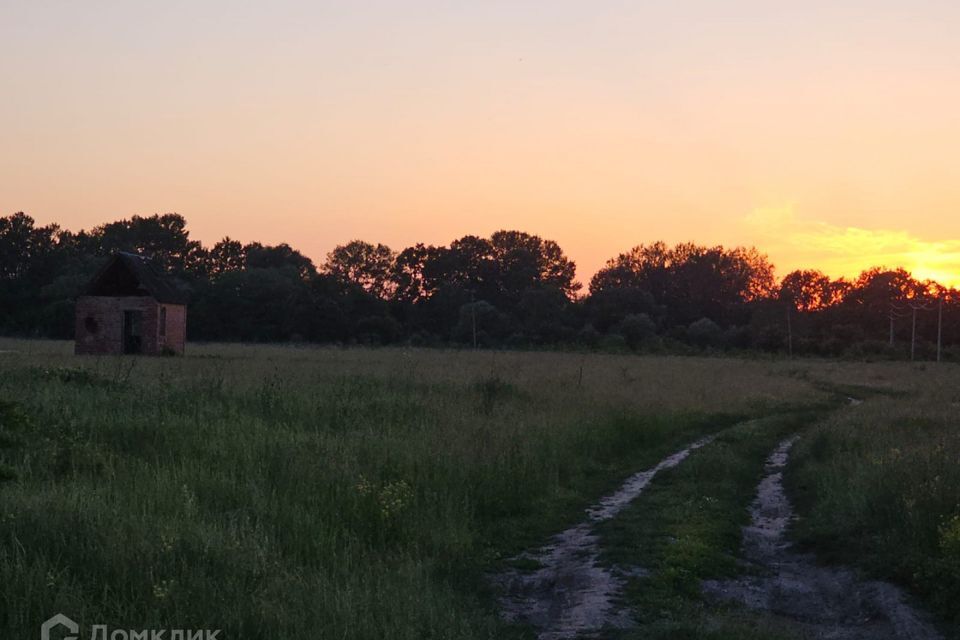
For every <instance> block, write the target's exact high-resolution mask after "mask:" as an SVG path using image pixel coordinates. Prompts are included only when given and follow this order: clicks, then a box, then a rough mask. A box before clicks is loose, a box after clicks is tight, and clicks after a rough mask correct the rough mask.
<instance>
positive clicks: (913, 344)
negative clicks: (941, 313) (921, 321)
mask: <svg viewBox="0 0 960 640" xmlns="http://www.w3.org/2000/svg"><path fill="white" fill-rule="evenodd" d="M909 305H910V309H912V310H913V328H912V329H911V333H910V360H913V359H914V358H915V357H916V353H917V311H929V310H930V309H932V308H933V307H931V306H928V305H925V304H922V303H921V304H916V303H912V302H911V303H909ZM937 331H938V333H939V329H938V330H937ZM937 339H938V341H939V336H938V338H937Z"/></svg>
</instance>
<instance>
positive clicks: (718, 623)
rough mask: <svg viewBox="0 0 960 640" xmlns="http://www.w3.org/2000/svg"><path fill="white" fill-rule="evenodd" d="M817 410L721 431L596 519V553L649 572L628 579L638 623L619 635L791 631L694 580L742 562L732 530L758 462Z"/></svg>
mask: <svg viewBox="0 0 960 640" xmlns="http://www.w3.org/2000/svg"><path fill="white" fill-rule="evenodd" d="M821 413H822V410H820V411H814V410H811V411H799V412H793V413H780V414H777V415H772V416H769V417H766V418H761V419H757V420H751V421H749V422H745V423H742V424H739V425H736V426H735V427H733V428H731V429H729V430H727V431H724V432H723V433H722V434H721V435H720V436H719V437H718V438H717V439H716V440H715V441H714V443H713V444H711V445H710V446H707V447H704V448H703V449H700V450H697V451H695V452H693V453H692V454H691V455H690V457H689V458H688V459H687V460H686V461H685V462H684V463H683V464H681V465H680V466H678V467H677V468H675V469H672V470H669V471H666V472H664V473H663V474H662V475H658V476H657V477H656V478H655V479H654V480H653V482H652V484H651V486H650V487H649V488H648V489H647V491H646V492H645V493H644V495H643V496H642V498H641V499H639V500H637V501H636V502H635V503H634V504H632V505H631V506H630V507H629V508H628V509H626V510H625V511H624V512H623V513H622V514H621V515H620V516H619V517H618V518H616V519H614V520H611V521H608V522H605V523H603V524H601V525H600V527H599V531H600V534H601V544H602V546H603V547H604V550H605V551H604V555H603V558H604V560H605V561H606V562H608V563H610V564H613V565H617V566H621V567H642V568H644V569H646V570H647V571H649V575H646V576H642V577H633V578H630V579H629V580H628V588H627V592H626V599H627V604H629V606H630V607H631V608H632V609H633V611H634V614H635V617H636V619H637V621H638V623H639V624H638V627H637V628H636V629H632V630H629V631H626V632H622V633H621V634H620V637H622V638H637V639H640V638H644V639H657V638H664V639H666V638H671V639H673V638H710V639H712V640H723V639H730V640H734V639H739V638H753V639H756V640H761V639H767V638H769V639H771V640H773V639H776V638H788V637H791V636H790V634H789V632H788V631H787V630H785V629H783V628H782V627H779V626H777V625H776V624H775V623H773V622H771V621H769V620H766V619H764V618H762V617H760V616H752V615H750V614H748V613H746V612H743V611H739V610H737V609H736V608H733V607H717V606H713V605H711V604H708V603H706V602H705V601H704V600H703V598H702V596H701V591H700V582H701V580H704V579H711V578H715V579H716V578H729V577H732V576H735V575H737V574H738V573H740V572H741V571H742V570H743V568H742V565H741V564H740V563H739V561H738V552H739V549H740V544H741V529H742V527H743V526H744V525H746V524H747V523H748V520H749V515H748V511H747V509H748V506H749V505H750V502H751V501H752V500H753V498H754V496H755V494H756V487H757V484H758V482H759V480H760V479H761V477H762V475H763V466H764V462H765V460H766V458H767V456H769V454H770V452H771V451H773V449H774V448H775V447H776V445H777V443H778V442H780V441H781V440H782V439H783V438H784V437H786V436H787V435H789V434H791V433H795V432H798V431H801V430H802V429H804V428H805V427H807V426H808V425H809V424H810V423H811V422H812V421H814V420H816V419H817V417H818V416H819V415H821Z"/></svg>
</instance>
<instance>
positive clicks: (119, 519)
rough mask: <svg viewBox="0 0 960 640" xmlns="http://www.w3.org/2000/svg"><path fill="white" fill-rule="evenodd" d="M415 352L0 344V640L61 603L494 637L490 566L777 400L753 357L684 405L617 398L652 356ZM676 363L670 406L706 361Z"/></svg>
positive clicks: (323, 629)
mask: <svg viewBox="0 0 960 640" xmlns="http://www.w3.org/2000/svg"><path fill="white" fill-rule="evenodd" d="M432 357H434V356H433V354H429V353H422V354H421V353H417V352H404V351H393V352H376V351H372V352H359V353H357V352H339V351H335V350H327V351H301V350H289V351H280V352H277V351H275V350H271V349H263V350H245V351H244V352H243V354H242V355H239V356H238V355H237V354H235V353H231V354H218V353H211V354H209V355H208V357H203V358H183V359H159V360H142V359H141V360H134V359H125V358H105V359H73V358H71V357H69V356H65V355H61V354H59V353H51V354H47V353H41V354H29V355H27V356H24V357H18V358H16V359H10V358H9V357H8V359H7V360H5V361H4V362H3V363H2V366H3V368H2V370H0V371H2V376H0V398H3V399H4V400H3V402H4V404H3V405H2V408H0V464H2V466H0V504H2V509H0V636H2V637H4V638H27V637H34V636H35V635H36V629H37V627H38V626H39V624H40V622H41V621H43V620H45V619H46V618H48V617H49V616H51V615H52V614H53V613H54V612H64V613H66V614H67V615H69V616H70V617H72V618H74V619H75V620H78V621H80V622H81V623H82V624H84V625H86V626H89V625H91V624H106V625H108V626H110V627H111V628H127V629H129V628H135V629H140V628H197V629H199V628H220V629H223V630H224V637H228V638H278V637H280V638H307V637H309V638H316V637H322V638H371V639H372V638H377V639H380V638H386V637H389V638H399V639H403V638H410V639H411V640H412V639H419V638H504V637H510V636H511V635H512V634H520V633H522V632H521V631H519V630H515V629H509V628H506V627H505V626H504V625H503V623H502V622H501V621H500V620H499V618H498V616H497V614H496V610H495V607H494V603H493V602H492V600H491V598H490V594H489V593H487V591H486V588H485V585H486V581H485V579H484V576H485V573H486V572H488V571H490V570H491V569H493V568H495V567H497V566H498V565H499V564H500V563H502V562H504V561H505V558H507V557H509V556H511V555H513V554H514V553H515V552H517V551H519V550H520V549H522V548H524V547H527V546H532V545H537V544H541V543H542V541H543V540H544V539H545V538H546V537H547V536H548V535H549V534H551V533H553V532H555V531H557V530H559V529H562V528H563V527H564V526H566V525H568V524H569V523H571V522H574V521H576V520H578V519H579V518H581V517H582V509H583V508H584V507H585V506H586V505H588V504H590V503H591V502H592V501H594V500H595V499H596V498H597V497H598V496H600V495H602V494H604V493H606V492H608V491H609V490H611V489H612V488H614V487H615V486H617V485H618V484H619V483H620V482H621V481H622V479H623V478H624V477H625V476H627V475H629V474H630V473H633V472H634V471H636V470H637V469H638V468H643V467H645V466H649V465H651V464H653V463H654V462H656V460H658V459H659V458H660V457H662V456H663V455H665V454H666V453H668V452H670V451H672V450H673V449H675V448H677V447H679V446H681V445H683V444H685V443H687V442H689V441H691V440H693V439H695V438H696V437H699V436H700V435H702V434H703V433H706V432H711V431H715V430H717V429H719V428H722V427H723V426H725V425H727V424H730V423H731V422H732V421H734V420H737V419H740V418H741V417H742V416H744V415H747V414H751V413H755V412H757V411H764V410H767V408H769V406H772V405H771V403H772V401H771V399H770V395H769V393H770V392H769V389H770V388H771V387H765V386H764V384H763V377H764V373H763V371H762V370H761V369H759V368H757V369H756V371H755V373H754V374H752V375H755V379H756V384H755V385H750V386H747V385H744V387H743V389H742V390H741V391H737V392H734V391H731V389H730V388H728V389H726V391H725V392H720V393H716V392H715V391H714V390H712V389H707V388H705V387H704V388H703V389H702V390H701V389H696V388H695V392H696V393H697V394H698V396H699V397H700V398H701V401H700V402H699V403H698V404H700V406H691V403H689V402H688V401H686V400H682V401H679V402H678V401H671V399H670V397H669V395H659V396H657V397H656V398H655V402H653V401H651V402H650V403H649V404H640V403H639V402H637V401H636V400H635V398H637V397H643V393H644V390H645V389H647V388H649V386H650V385H651V382H649V381H652V380H653V379H654V377H653V376H654V374H655V373H660V375H663V371H664V366H663V365H662V364H660V365H659V366H658V365H657V363H650V364H644V365H642V368H641V369H639V370H638V371H637V372H634V371H633V370H631V369H630V368H629V367H633V366H635V365H634V364H633V363H634V362H636V361H635V360H611V361H608V362H610V363H611V364H614V363H618V362H622V363H626V364H624V365H623V369H622V371H623V374H622V375H619V374H618V375H617V376H616V377H615V378H613V381H614V382H613V384H608V383H607V382H605V381H603V382H601V381H600V380H599V378H598V379H597V380H596V381H595V382H591V380H590V378H587V381H586V382H585V383H583V386H581V383H580V381H579V379H578V378H579V376H578V377H577V378H575V377H574V376H573V375H572V371H573V369H574V367H579V366H582V358H579V357H578V358H577V359H576V360H573V358H571V359H569V360H557V359H554V358H553V357H552V356H550V355H546V356H541V355H534V356H523V357H524V358H536V359H537V364H536V365H535V366H536V367H539V368H538V369H537V374H536V375H533V374H524V375H520V374H518V373H517V367H510V366H505V367H495V366H491V365H490V363H489V362H486V361H484V362H471V363H468V365H469V366H465V365H464V364H463V362H462V360H463V358H477V356H475V355H468V356H459V355H457V354H450V355H448V356H446V358H447V359H446V360H445V361H444V363H443V364H444V365H445V366H444V367H438V368H437V369H436V370H432V369H431V370H421V367H423V368H426V367H427V366H428V363H429V360H430V358H432ZM351 359H353V360H351ZM358 359H359V362H358V361H357V360H358ZM381 359H382V360H381ZM540 361H544V362H545V364H542V365H541V364H539V363H540ZM558 363H560V364H563V365H564V366H565V367H567V368H566V369H560V368H558V366H557V365H558ZM517 364H518V365H520V366H523V365H524V364H527V366H530V365H529V363H526V362H525V361H523V360H522V359H521V360H518V361H517ZM681 364H686V365H687V366H688V367H689V366H690V365H694V366H693V367H692V368H690V371H689V372H688V374H687V375H685V376H681V375H677V376H676V377H675V380H676V385H677V392H676V394H677V396H679V397H681V398H685V395H684V394H686V393H688V392H689V385H691V384H697V381H698V376H702V375H710V374H709V373H708V374H698V373H697V371H696V367H697V366H699V365H698V361H694V360H690V361H687V362H686V363H681ZM451 366H452V367H454V368H453V369H452V370H451ZM670 366H674V365H670ZM708 366H712V365H708ZM750 366H752V365H750ZM456 367H461V368H460V369H457V368H456ZM678 367H679V365H677V366H674V369H675V370H677V371H682V369H681V368H678ZM667 369H668V370H669V367H667ZM658 370H659V371H658ZM568 371H569V372H570V374H568ZM614 371H617V370H616V369H614ZM601 374H603V375H609V373H608V372H606V370H599V372H598V373H597V376H598V377H599V375H601ZM736 383H737V384H741V382H740V381H736ZM660 384H661V385H662V384H663V383H662V382H661V383H660ZM781 384H786V385H793V384H794V383H791V382H786V383H781V382H779V381H778V380H777V379H774V380H773V381H772V385H773V387H772V388H775V389H780V388H781V387H780V386H779V385H781ZM591 385H592V386H591ZM617 385H621V386H622V387H623V391H620V390H619V389H618V388H617ZM661 388H662V386H661ZM792 388H795V389H796V390H797V392H798V394H799V395H802V394H803V393H806V391H804V387H802V386H799V385H798V386H795V387H792ZM631 389H634V390H635V391H630V390H631ZM612 393H616V394H621V395H617V396H611V395H610V394H612ZM671 402H672V405H671ZM711 405H713V406H712V408H711ZM700 407H706V408H707V409H709V410H707V409H701V408H700Z"/></svg>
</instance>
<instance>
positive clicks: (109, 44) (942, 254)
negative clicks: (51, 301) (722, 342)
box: [0, 0, 960, 286]
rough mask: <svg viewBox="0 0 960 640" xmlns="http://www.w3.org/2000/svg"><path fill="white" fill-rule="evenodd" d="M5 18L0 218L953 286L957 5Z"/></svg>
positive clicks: (320, 248) (241, 6) (98, 6)
mask: <svg viewBox="0 0 960 640" xmlns="http://www.w3.org/2000/svg"><path fill="white" fill-rule="evenodd" d="M195 5H196V3H189V2H185V1H174V2H171V3H164V4H163V5H157V4H155V3H144V2H120V1H108V0H95V1H94V2H91V3H83V4H82V5H77V4H74V5H64V4H62V3H54V2H45V1H40V2H26V1H21V0H13V1H11V2H9V3H4V4H3V5H2V6H0V54H2V55H0V80H2V81H3V83H4V87H5V88H6V89H7V91H6V92H5V93H6V98H5V100H4V101H2V102H0V122H2V123H3V126H2V127H0V148H2V149H3V150H4V152H5V153H3V154H2V155H0V207H2V209H0V214H2V215H9V214H11V213H13V212H15V211H19V210H23V211H26V212H27V213H29V214H30V215H32V216H33V217H34V218H36V219H37V220H38V222H40V223H42V224H47V223H51V222H56V223H59V224H61V225H62V226H64V227H65V228H69V229H72V230H77V229H80V228H90V227H93V226H95V225H97V224H101V223H103V222H109V221H112V220H116V219H120V218H125V217H129V216H131V215H135V214H139V215H151V214H153V213H164V212H173V211H175V212H178V213H180V214H181V215H183V216H184V217H186V219H187V221H188V223H189V229H190V231H191V237H193V238H195V239H198V240H201V241H202V242H203V243H204V244H206V245H210V244H213V243H214V242H216V241H217V240H219V239H220V238H222V237H224V236H228V235H229V236H231V237H234V238H236V239H239V240H241V241H244V242H250V241H254V240H256V241H260V242H265V243H270V244H275V243H279V242H287V243H288V244H290V245H291V246H293V247H295V248H297V249H298V250H300V251H301V252H303V253H304V254H305V255H308V256H309V257H311V258H312V259H313V260H314V262H315V263H317V264H318V265H319V264H320V263H322V261H323V258H324V256H325V255H326V253H327V252H328V251H330V250H331V249H332V248H333V247H334V246H335V245H337V244H341V243H344V242H347V241H349V240H351V239H354V238H360V239H364V240H367V241H370V242H382V243H384V244H387V245H389V246H391V247H392V248H393V249H395V250H400V249H402V248H404V247H406V246H409V245H412V244H414V243H416V242H424V243H428V244H446V243H448V242H450V241H451V240H453V239H455V238H457V237H460V236H463V235H466V234H477V235H489V234H490V233H491V232H493V231H495V230H497V229H501V228H506V229H520V230H523V231H527V232H530V233H536V234H538V235H541V236H543V237H545V238H550V239H553V240H556V241H557V242H558V243H559V244H560V245H561V246H562V247H563V249H564V250H565V251H566V253H567V255H569V256H570V257H571V258H572V259H573V260H575V261H576V262H577V265H578V278H579V279H580V280H581V281H582V282H583V283H584V284H585V285H586V284H587V283H588V282H589V278H590V276H591V275H592V274H593V273H594V272H596V270H597V269H599V268H600V267H601V266H602V265H603V263H604V262H605V261H606V260H607V259H609V258H612V257H614V256H616V255H617V254H618V253H621V252H624V251H626V250H628V249H629V248H630V247H632V246H634V245H636V244H641V243H649V242H653V241H656V240H664V241H666V242H668V243H671V244H672V243H676V242H684V241H693V242H697V243H701V244H723V245H725V246H737V245H745V246H751V245H752V246H756V247H757V248H758V249H759V250H761V251H763V252H764V253H767V254H768V255H769V257H770V259H771V261H772V262H773V263H774V264H775V265H776V266H777V273H778V275H779V276H783V275H784V274H786V273H787V272H789V271H791V270H792V269H795V268H815V269H819V270H821V271H823V272H825V273H827V274H828V275H830V276H832V277H839V276H845V277H855V276H856V275H857V274H858V273H859V272H860V271H861V270H863V269H865V268H869V267H872V266H886V267H891V268H893V267H898V266H902V267H904V268H906V269H908V270H909V271H911V272H912V273H914V275H915V276H916V277H918V278H921V279H925V278H931V279H935V280H937V281H939V282H941V283H943V284H945V285H949V286H958V285H960V216H958V215H957V213H958V212H960V162H957V161H956V157H957V156H956V150H957V149H958V148H960V39H957V38H956V37H955V34H956V33H957V32H958V31H960V5H957V4H956V3H948V2H944V1H940V0H920V1H918V2H906V1H903V0H898V1H893V0H875V1H873V2H867V1H866V0H857V1H852V0H850V1H847V2H842V3H836V2H826V0H816V1H814V2H811V3H805V4H804V5H803V6H773V5H771V3H763V2H759V1H758V0H734V1H732V2H730V3H722V6H720V5H719V4H718V3H708V2H705V1H703V0H681V1H680V2H676V3H670V4H669V6H667V5H666V4H665V3H664V4H663V6H653V5H637V3H622V2H610V1H607V2H600V3H592V4H591V5H590V6H586V5H585V4H584V3H575V2H572V1H560V2H553V3H545V2H538V1H531V2H525V3H516V2H511V3H508V2H498V1H493V2H490V3H483V4H482V5H480V4H477V3H463V2H447V3H439V2H432V1H425V0H418V1H416V2H412V3H404V4H403V6H401V5H400V4H399V3H390V2H385V1H379V2H371V3H366V4H364V5H363V6H362V7H360V6H357V3H336V2H329V3H321V4H318V3H305V2H299V1H297V0H281V1H278V2H276V3H271V5H270V7H266V6H265V5H264V6H258V4H257V3H228V2H226V1H225V0H212V1H211V2H208V3H202V6H195Z"/></svg>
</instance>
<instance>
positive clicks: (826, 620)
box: [703, 402, 941, 640]
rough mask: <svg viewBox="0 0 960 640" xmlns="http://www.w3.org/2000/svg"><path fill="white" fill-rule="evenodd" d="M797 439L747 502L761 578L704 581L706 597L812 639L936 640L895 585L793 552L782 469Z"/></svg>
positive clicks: (746, 547)
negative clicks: (755, 613)
mask: <svg viewBox="0 0 960 640" xmlns="http://www.w3.org/2000/svg"><path fill="white" fill-rule="evenodd" d="M851 404H854V403H853V402H851ZM797 438H798V436H792V437H790V438H788V439H786V440H784V441H783V442H781V443H780V445H779V446H778V447H777V448H776V450H774V452H773V453H772V454H771V455H770V457H769V458H768V459H767V464H766V467H765V472H766V475H765V476H764V478H763V480H762V481H761V482H760V485H759V487H758V489H757V496H756V498H755V499H754V501H753V504H752V505H751V507H750V516H751V523H750V525H749V526H747V527H744V530H743V555H744V558H745V560H746V561H747V562H748V563H750V564H751V565H752V566H753V567H754V568H755V569H757V570H758V573H759V574H760V575H750V576H745V577H741V578H737V579H734V580H722V581H717V580H709V581H704V583H703V590H704V593H705V595H707V596H708V598H712V599H715V600H724V601H734V602H739V603H741V604H743V605H744V606H746V607H747V608H748V609H752V610H755V611H760V612H764V613H769V614H772V615H774V616H776V617H778V618H780V619H782V620H784V621H786V622H788V623H790V624H792V625H793V626H795V627H796V628H797V629H798V630H799V631H801V632H803V633H805V634H806V635H808V636H810V637H813V638H820V639H828V638H829V639H830V640H888V639H889V640H894V639H900V640H939V639H940V638H941V636H940V634H939V633H937V631H936V630H935V629H934V628H933V626H932V625H931V624H930V622H929V621H928V620H927V618H926V616H925V615H923V614H921V613H919V612H917V611H916V610H914V609H913V608H912V607H911V606H910V605H909V604H907V602H906V599H905V596H904V593H903V592H902V591H901V590H900V589H899V588H897V587H895V586H893V585H891V584H888V583H885V582H880V581H876V580H863V579H862V578H860V577H859V576H858V575H857V573H856V572H854V571H853V570H851V569H849V568H846V567H824V566H818V565H817V564H816V558H815V557H814V556H813V554H808V553H799V552H797V551H795V550H793V548H792V545H791V543H790V542H789V541H787V540H786V531H787V528H788V526H789V525H790V523H791V522H792V521H793V518H794V514H793V508H792V506H791V504H790V501H789V499H788V498H787V496H786V493H785V492H784V489H783V469H784V468H785V467H786V465H787V461H788V459H789V455H790V449H791V448H792V447H793V445H794V443H795V442H796V441H797Z"/></svg>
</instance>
